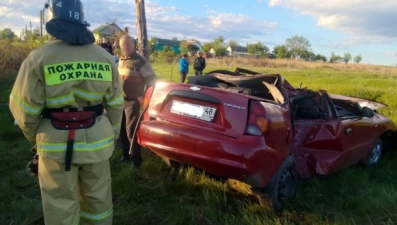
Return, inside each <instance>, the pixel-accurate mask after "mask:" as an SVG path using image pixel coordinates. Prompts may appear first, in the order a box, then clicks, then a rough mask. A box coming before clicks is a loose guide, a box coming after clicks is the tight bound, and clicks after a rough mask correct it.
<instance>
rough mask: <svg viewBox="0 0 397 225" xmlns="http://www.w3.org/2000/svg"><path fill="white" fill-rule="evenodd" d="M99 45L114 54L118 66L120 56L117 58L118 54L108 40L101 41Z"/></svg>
mask: <svg viewBox="0 0 397 225" xmlns="http://www.w3.org/2000/svg"><path fill="white" fill-rule="evenodd" d="M99 46H101V47H102V48H103V49H105V50H106V51H107V52H109V54H111V55H112V56H113V58H114V62H115V63H116V65H117V66H118V65H119V58H117V56H115V55H114V53H113V47H112V45H111V44H110V43H109V42H108V43H101V44H100V45H99Z"/></svg>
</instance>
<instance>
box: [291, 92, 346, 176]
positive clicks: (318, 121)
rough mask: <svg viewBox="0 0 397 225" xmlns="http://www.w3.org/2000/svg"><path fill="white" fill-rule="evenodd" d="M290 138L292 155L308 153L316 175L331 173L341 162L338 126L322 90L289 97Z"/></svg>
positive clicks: (341, 149)
mask: <svg viewBox="0 0 397 225" xmlns="http://www.w3.org/2000/svg"><path fill="white" fill-rule="evenodd" d="M291 106H292V107H291V108H292V111H291V113H292V118H293V121H294V123H293V129H294V139H293V142H292V145H291V153H292V154H311V155H313V156H314V158H315V159H316V170H317V173H318V174H322V175H325V174H329V173H333V172H335V171H336V170H337V169H338V168H339V167H340V166H341V164H342V161H341V156H342V155H343V139H342V137H341V133H342V132H341V131H342V125H341V122H340V120H339V118H338V116H337V115H336V113H335V110H333V108H332V105H331V104H330V102H329V100H328V99H327V93H326V92H325V91H317V92H313V91H308V92H306V93H305V94H302V95H298V96H295V97H293V98H291Z"/></svg>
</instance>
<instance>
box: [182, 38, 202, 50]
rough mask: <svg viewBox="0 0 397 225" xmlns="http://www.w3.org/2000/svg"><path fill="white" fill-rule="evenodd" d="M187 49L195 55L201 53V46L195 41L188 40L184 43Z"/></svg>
mask: <svg viewBox="0 0 397 225" xmlns="http://www.w3.org/2000/svg"><path fill="white" fill-rule="evenodd" d="M186 43H187V47H188V49H189V53H196V52H197V51H202V49H203V46H202V45H201V43H200V42H198V41H196V40H189V41H186Z"/></svg>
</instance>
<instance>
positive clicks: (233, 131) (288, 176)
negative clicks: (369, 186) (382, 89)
mask: <svg viewBox="0 0 397 225" xmlns="http://www.w3.org/2000/svg"><path fill="white" fill-rule="evenodd" d="M239 71H240V72H239ZM241 71H243V72H245V74H242V73H241ZM145 101H146V104H145V106H146V107H145V110H144V113H143V119H142V122H141V124H140V127H139V130H138V141H139V143H140V144H141V145H142V146H144V147H146V148H148V149H150V150H151V151H153V152H154V153H156V154H157V155H159V156H161V157H162V158H163V159H165V160H166V161H168V162H176V163H182V164H187V165H191V166H194V167H198V168H200V169H203V170H204V171H207V172H209V173H212V174H214V175H217V176H220V177H224V178H232V179H236V180H239V181H241V182H244V183H246V184H249V185H250V186H251V188H252V190H253V192H255V193H260V194H265V195H267V196H269V198H268V199H270V202H271V203H272V206H273V208H274V210H276V211H278V210H281V209H282V207H283V203H284V201H286V200H288V199H290V198H292V197H293V195H294V193H295V191H296V188H297V182H296V181H297V179H298V178H309V177H311V176H313V175H316V174H319V175H328V174H333V173H335V172H337V171H338V170H341V169H342V168H345V167H348V166H352V165H356V164H358V163H361V164H363V165H366V166H371V165H374V164H376V163H377V162H378V161H379V159H380V157H381V155H382V151H383V150H384V149H386V148H390V147H391V145H392V144H393V143H392V141H394V140H396V131H397V127H396V125H395V124H394V123H393V122H392V121H391V120H390V119H389V118H387V117H385V116H384V115H382V114H379V113H378V112H377V111H376V108H379V107H384V106H385V105H383V104H381V103H378V102H373V101H369V100H366V99H360V98H352V97H346V96H338V95H329V94H327V92H326V91H323V90H320V91H312V90H309V89H305V88H303V89H302V88H294V87H292V86H291V85H290V84H289V83H288V82H287V81H286V80H285V79H284V78H283V77H282V76H280V75H278V74H257V73H255V72H252V71H248V70H243V69H239V70H237V71H236V72H230V71H214V72H211V73H210V74H208V75H204V76H195V77H190V78H189V80H188V84H178V83H162V82H159V83H157V85H156V86H155V87H154V88H151V89H150V90H148V92H147V93H146V96H145Z"/></svg>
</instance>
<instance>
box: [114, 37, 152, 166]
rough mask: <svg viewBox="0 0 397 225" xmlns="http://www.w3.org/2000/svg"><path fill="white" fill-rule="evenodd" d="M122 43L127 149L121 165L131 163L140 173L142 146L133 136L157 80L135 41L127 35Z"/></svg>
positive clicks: (123, 130) (123, 128)
mask: <svg viewBox="0 0 397 225" xmlns="http://www.w3.org/2000/svg"><path fill="white" fill-rule="evenodd" d="M119 43H120V50H121V55H122V57H121V58H120V63H119V73H120V78H121V80H122V84H123V92H124V113H123V121H122V123H121V131H120V139H121V144H122V145H123V156H122V158H121V162H125V161H129V160H131V161H132V167H133V168H135V169H138V168H139V167H140V166H141V164H142V154H141V146H140V145H139V144H138V140H137V136H135V137H133V136H134V131H135V128H136V125H137V123H139V121H138V119H139V114H140V109H141V103H140V101H142V97H143V95H144V94H145V90H147V89H148V88H149V87H151V86H153V85H155V83H156V79H157V78H156V73H155V72H154V70H153V68H152V65H151V64H150V62H149V61H148V60H147V59H145V58H144V57H143V56H141V55H139V54H138V53H137V52H136V46H135V40H134V38H132V37H131V36H128V35H124V36H122V37H121V38H120V41H119ZM130 147H131V154H130Z"/></svg>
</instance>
